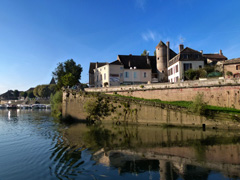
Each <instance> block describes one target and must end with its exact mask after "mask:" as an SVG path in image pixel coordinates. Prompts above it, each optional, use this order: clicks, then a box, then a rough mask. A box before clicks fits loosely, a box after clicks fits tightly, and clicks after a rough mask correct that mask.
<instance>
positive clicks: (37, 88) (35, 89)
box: [33, 85, 41, 97]
mask: <svg viewBox="0 0 240 180" xmlns="http://www.w3.org/2000/svg"><path fill="white" fill-rule="evenodd" d="M40 87H41V85H38V86H36V87H35V88H34V90H33V94H34V96H36V97H40V95H39V94H38V91H39V89H40Z"/></svg>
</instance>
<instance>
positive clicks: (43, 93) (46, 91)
mask: <svg viewBox="0 0 240 180" xmlns="http://www.w3.org/2000/svg"><path fill="white" fill-rule="evenodd" d="M55 87H56V85H55V84H50V85H38V86H36V87H35V88H34V90H33V94H34V96H37V97H50V95H51V94H54V93H55Z"/></svg>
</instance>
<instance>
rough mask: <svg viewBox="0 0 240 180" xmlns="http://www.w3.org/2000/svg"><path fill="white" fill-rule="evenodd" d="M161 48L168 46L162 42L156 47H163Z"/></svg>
mask: <svg viewBox="0 0 240 180" xmlns="http://www.w3.org/2000/svg"><path fill="white" fill-rule="evenodd" d="M161 46H166V44H164V42H162V41H160V42H159V43H158V45H157V46H156V48H157V47H161Z"/></svg>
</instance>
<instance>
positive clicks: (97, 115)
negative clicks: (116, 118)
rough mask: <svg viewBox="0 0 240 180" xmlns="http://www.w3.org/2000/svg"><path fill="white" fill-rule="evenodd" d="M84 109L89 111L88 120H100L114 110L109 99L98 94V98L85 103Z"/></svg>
mask: <svg viewBox="0 0 240 180" xmlns="http://www.w3.org/2000/svg"><path fill="white" fill-rule="evenodd" d="M84 109H85V110H86V112H87V113H88V117H87V120H89V121H99V120H101V119H104V117H105V116H108V115H110V112H111V111H113V108H112V106H111V105H110V104H109V101H107V100H106V99H104V98H102V97H100V96H98V97H97V98H96V99H95V98H93V99H89V100H88V101H87V102H86V103H85V104H84Z"/></svg>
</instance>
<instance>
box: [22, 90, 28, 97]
mask: <svg viewBox="0 0 240 180" xmlns="http://www.w3.org/2000/svg"><path fill="white" fill-rule="evenodd" d="M20 95H21V96H22V97H24V98H26V97H27V95H28V93H27V92H26V91H22V92H21V94H20Z"/></svg>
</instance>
